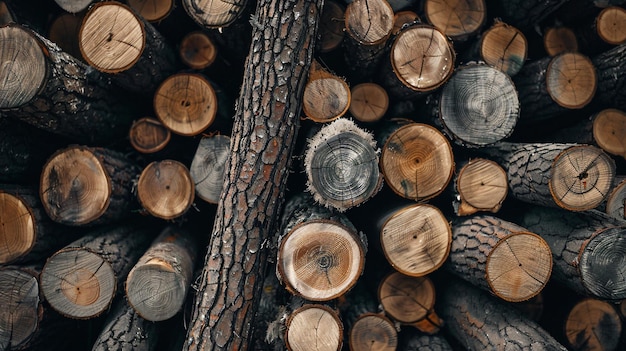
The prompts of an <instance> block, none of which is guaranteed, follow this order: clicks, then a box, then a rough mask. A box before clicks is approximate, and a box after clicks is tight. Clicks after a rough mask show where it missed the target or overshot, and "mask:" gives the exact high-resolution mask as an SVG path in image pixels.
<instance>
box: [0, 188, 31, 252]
mask: <svg viewBox="0 0 626 351" xmlns="http://www.w3.org/2000/svg"><path fill="white" fill-rule="evenodd" d="M0 213H1V214H2V216H0V264H7V263H9V262H11V261H14V260H16V259H18V258H20V257H22V256H24V255H26V254H27V253H28V252H29V251H30V250H31V248H32V247H33V245H34V244H35V238H36V237H37V233H36V229H35V218H34V216H33V213H32V212H31V210H30V209H29V207H28V205H27V204H26V203H24V201H22V200H21V199H20V198H19V197H18V196H15V195H12V194H8V193H5V192H3V191H0Z"/></svg>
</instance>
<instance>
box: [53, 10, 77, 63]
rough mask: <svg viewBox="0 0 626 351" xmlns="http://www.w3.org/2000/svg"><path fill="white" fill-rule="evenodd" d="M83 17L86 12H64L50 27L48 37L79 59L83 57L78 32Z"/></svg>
mask: <svg viewBox="0 0 626 351" xmlns="http://www.w3.org/2000/svg"><path fill="white" fill-rule="evenodd" d="M83 18H84V14H71V13H62V14H60V15H59V16H57V17H56V18H55V19H54V20H53V21H52V23H51V24H50V27H49V28H48V39H50V41H52V42H53V43H55V44H57V45H58V46H59V47H60V48H61V50H63V51H64V52H66V53H68V54H70V55H72V56H74V58H76V59H79V60H82V59H83V56H82V54H81V53H80V47H79V46H78V32H79V31H80V24H81V22H82V21H83Z"/></svg>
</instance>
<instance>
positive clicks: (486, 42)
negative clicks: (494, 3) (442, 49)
mask: <svg viewBox="0 0 626 351" xmlns="http://www.w3.org/2000/svg"><path fill="white" fill-rule="evenodd" d="M527 52H528V41H527V40H526V36H525V35H524V33H523V32H522V31H521V30H519V29H518V28H516V27H514V26H511V25H509V24H506V23H504V22H502V21H500V20H497V19H496V20H494V24H493V25H492V26H491V27H489V28H488V29H487V30H486V31H485V32H484V33H482V35H481V36H480V37H479V38H478V39H477V40H476V41H475V44H473V45H472V46H471V47H470V49H469V53H470V54H469V55H470V57H468V58H466V60H467V61H471V60H482V61H485V63H487V64H488V65H490V66H493V67H494V68H496V69H498V70H500V71H502V72H504V73H506V74H508V75H509V76H511V77H512V76H514V75H516V74H517V72H519V71H520V69H522V66H523V65H524V62H525V61H526V57H527Z"/></svg>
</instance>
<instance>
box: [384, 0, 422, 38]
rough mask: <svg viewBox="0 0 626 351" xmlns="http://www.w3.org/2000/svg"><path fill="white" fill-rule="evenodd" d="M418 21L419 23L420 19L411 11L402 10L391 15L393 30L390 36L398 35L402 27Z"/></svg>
mask: <svg viewBox="0 0 626 351" xmlns="http://www.w3.org/2000/svg"><path fill="white" fill-rule="evenodd" d="M390 5H391V4H390ZM392 8H393V5H392ZM419 21H420V17H419V16H418V14H417V13H415V12H413V11H410V10H404V11H398V12H395V13H394V15H393V29H392V30H391V35H393V36H395V35H397V34H398V33H400V31H401V30H402V27H404V25H410V24H411V23H414V22H419Z"/></svg>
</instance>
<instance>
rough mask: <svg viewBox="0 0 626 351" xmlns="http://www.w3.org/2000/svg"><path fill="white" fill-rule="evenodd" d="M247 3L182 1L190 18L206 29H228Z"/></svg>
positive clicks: (237, 0) (240, 0)
mask: <svg viewBox="0 0 626 351" xmlns="http://www.w3.org/2000/svg"><path fill="white" fill-rule="evenodd" d="M247 2H248V1H247V0H235V1H228V0H219V1H207V0H182V3H183V8H184V9H185V11H187V14H188V15H189V17H191V19H192V20H194V22H196V23H197V24H198V25H200V26H201V27H206V28H220V27H228V26H229V25H230V24H232V23H233V22H234V21H235V20H236V19H237V18H238V17H239V16H240V15H241V14H242V12H243V11H244V10H245V8H246V5H247ZM252 20H253V19H251V20H250V21H251V22H252ZM254 21H258V19H254Z"/></svg>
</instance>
